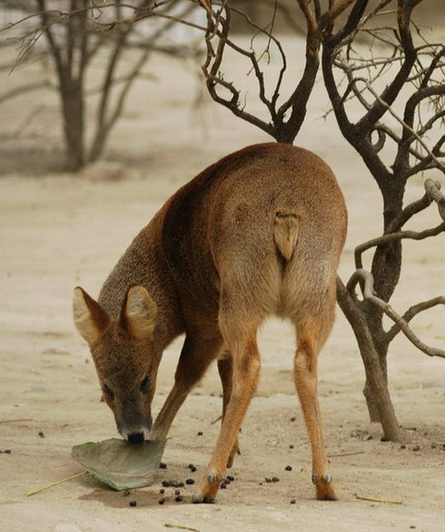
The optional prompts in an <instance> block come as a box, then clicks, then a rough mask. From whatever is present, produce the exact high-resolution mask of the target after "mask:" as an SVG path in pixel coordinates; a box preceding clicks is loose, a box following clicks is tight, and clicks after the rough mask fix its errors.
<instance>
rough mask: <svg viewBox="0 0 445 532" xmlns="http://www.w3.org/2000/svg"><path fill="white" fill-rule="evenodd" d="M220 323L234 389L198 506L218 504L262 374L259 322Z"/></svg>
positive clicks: (225, 320)
mask: <svg viewBox="0 0 445 532" xmlns="http://www.w3.org/2000/svg"><path fill="white" fill-rule="evenodd" d="M232 314H233V313H232ZM219 321H220V328H221V332H222V334H223V337H224V345H225V346H226V347H227V348H228V349H229V350H230V353H231V355H232V389H231V393H230V400H229V402H228V403H227V406H226V409H225V413H224V418H223V421H222V424H221V431H220V435H219V437H218V440H217V442H216V445H215V449H214V451H213V454H212V457H211V459H210V462H209V465H208V466H207V470H206V472H205V474H204V476H203V478H202V480H201V482H200V484H199V486H198V488H197V491H196V493H195V495H194V497H193V501H194V502H213V501H214V499H215V496H216V493H217V491H218V489H219V486H220V483H221V480H222V478H223V475H224V472H225V470H226V467H227V464H228V462H229V459H230V456H231V454H232V453H233V449H236V444H237V441H238V431H239V428H240V426H241V423H242V421H243V418H244V415H245V413H246V411H247V408H248V406H249V404H250V401H251V399H252V396H253V394H254V392H255V390H256V387H257V383H258V377H259V372H260V355H259V351H258V347H257V342H256V333H257V328H258V326H259V320H247V321H246V320H243V319H241V320H240V319H238V320H236V319H234V317H233V316H230V315H229V314H228V313H227V314H226V313H224V312H223V313H222V314H220V320H219Z"/></svg>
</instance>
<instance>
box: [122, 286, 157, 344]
mask: <svg viewBox="0 0 445 532" xmlns="http://www.w3.org/2000/svg"><path fill="white" fill-rule="evenodd" d="M125 318H126V322H127V327H128V330H129V332H130V333H131V334H132V335H133V336H135V337H136V338H138V339H140V340H143V339H150V338H151V337H152V335H153V331H154V328H155V327H156V323H157V321H158V308H157V306H156V303H155V302H154V301H153V299H152V298H151V296H150V294H149V293H148V292H147V290H146V289H145V288H144V287H143V286H132V287H131V288H130V289H129V290H128V294H127V301H126V303H125Z"/></svg>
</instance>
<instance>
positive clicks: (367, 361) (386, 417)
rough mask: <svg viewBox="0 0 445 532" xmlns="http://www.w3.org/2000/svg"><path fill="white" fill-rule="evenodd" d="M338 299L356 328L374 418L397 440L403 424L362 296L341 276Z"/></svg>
mask: <svg viewBox="0 0 445 532" xmlns="http://www.w3.org/2000/svg"><path fill="white" fill-rule="evenodd" d="M337 300H338V303H339V305H340V307H341V309H342V311H343V313H344V315H345V316H346V318H347V320H348V321H349V323H350V325H351V327H352V329H353V331H354V334H355V337H356V339H357V343H358V346H359V350H360V355H361V357H362V360H363V365H364V367H365V373H366V385H365V390H364V393H365V397H366V400H367V404H368V410H369V413H370V419H371V421H378V422H380V423H381V425H382V430H383V437H384V438H385V440H391V441H397V440H399V439H400V429H399V424H398V422H397V417H396V414H395V411H394V407H393V405H392V401H391V396H390V394H389V390H388V383H387V376H386V375H385V372H384V371H383V369H382V365H381V360H380V358H379V354H378V352H377V350H376V347H375V345H374V342H373V337H372V334H371V331H370V328H369V326H368V322H367V318H366V316H365V314H364V312H363V311H362V309H361V308H360V303H359V302H358V300H354V299H353V298H352V297H351V295H350V294H349V293H348V291H347V290H346V287H345V286H344V284H343V283H342V281H341V280H340V279H339V278H337ZM368 398H369V399H368Z"/></svg>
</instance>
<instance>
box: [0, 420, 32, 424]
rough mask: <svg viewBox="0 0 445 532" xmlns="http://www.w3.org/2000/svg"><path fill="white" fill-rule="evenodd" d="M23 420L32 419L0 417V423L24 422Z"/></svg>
mask: <svg viewBox="0 0 445 532" xmlns="http://www.w3.org/2000/svg"><path fill="white" fill-rule="evenodd" d="M25 421H34V420H33V419H1V420H0V423H24V422H25Z"/></svg>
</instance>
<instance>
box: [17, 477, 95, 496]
mask: <svg viewBox="0 0 445 532" xmlns="http://www.w3.org/2000/svg"><path fill="white" fill-rule="evenodd" d="M87 473H88V471H82V473H77V475H72V476H71V477H67V478H63V479H62V480H58V481H57V482H53V483H52V484H48V485H47V486H43V488H39V489H37V490H34V491H28V493H27V494H26V496H27V497H31V495H35V494H36V493H40V492H42V491H45V490H49V489H50V488H53V487H54V486H58V485H59V484H62V483H63V482H68V481H69V480H73V479H75V478H79V477H82V476H83V475H86V474H87Z"/></svg>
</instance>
